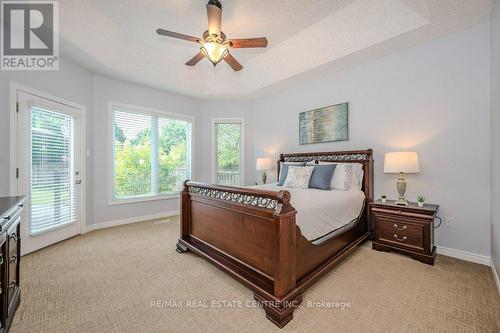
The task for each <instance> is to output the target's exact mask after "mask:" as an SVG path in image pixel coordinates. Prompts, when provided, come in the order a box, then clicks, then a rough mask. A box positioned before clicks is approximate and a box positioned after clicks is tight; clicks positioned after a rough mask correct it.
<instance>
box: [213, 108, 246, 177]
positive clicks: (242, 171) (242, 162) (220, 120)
mask: <svg viewBox="0 0 500 333" xmlns="http://www.w3.org/2000/svg"><path fill="white" fill-rule="evenodd" d="M218 123H229V124H240V125H241V134H240V140H241V143H240V147H241V150H240V180H241V183H242V184H240V185H239V186H244V184H245V119H244V118H212V154H211V155H212V183H213V184H217V138H216V137H215V135H216V133H215V125H216V124H218Z"/></svg>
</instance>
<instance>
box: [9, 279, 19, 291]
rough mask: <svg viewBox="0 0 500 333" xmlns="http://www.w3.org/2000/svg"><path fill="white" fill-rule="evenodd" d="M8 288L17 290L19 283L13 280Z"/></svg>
mask: <svg viewBox="0 0 500 333" xmlns="http://www.w3.org/2000/svg"><path fill="white" fill-rule="evenodd" d="M7 288H9V289H14V290H16V289H17V283H16V282H15V281H11V282H10V283H9V285H8V287H7Z"/></svg>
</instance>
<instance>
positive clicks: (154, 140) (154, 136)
mask: <svg viewBox="0 0 500 333" xmlns="http://www.w3.org/2000/svg"><path fill="white" fill-rule="evenodd" d="M158 141H159V135H158V117H157V116H152V117H151V192H152V194H154V195H157V194H159V193H160V186H159V177H158V166H159V164H160V163H159V156H160V153H159V150H158V149H159V142H158Z"/></svg>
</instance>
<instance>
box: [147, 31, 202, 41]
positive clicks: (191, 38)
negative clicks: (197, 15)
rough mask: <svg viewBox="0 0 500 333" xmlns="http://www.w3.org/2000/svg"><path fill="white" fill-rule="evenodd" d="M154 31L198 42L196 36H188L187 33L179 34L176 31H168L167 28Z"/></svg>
mask: <svg viewBox="0 0 500 333" xmlns="http://www.w3.org/2000/svg"><path fill="white" fill-rule="evenodd" d="M156 33H157V34H158V35H162V36H167V37H172V38H177V39H182V40H186V41H188V42H194V43H199V42H200V39H199V38H196V37H193V36H189V35H184V34H180V33H178V32H173V31H168V30H165V29H156Z"/></svg>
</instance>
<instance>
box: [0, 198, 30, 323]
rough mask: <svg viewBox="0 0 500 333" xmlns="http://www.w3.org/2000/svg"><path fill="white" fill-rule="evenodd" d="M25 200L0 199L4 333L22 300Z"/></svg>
mask: <svg viewBox="0 0 500 333" xmlns="http://www.w3.org/2000/svg"><path fill="white" fill-rule="evenodd" d="M23 202H24V197H0V214H1V215H0V218H1V221H0V333H5V332H7V331H8V330H9V327H10V323H11V322H12V318H13V317H14V313H15V311H16V310H17V307H18V306H19V302H20V301H21V289H20V286H19V282H20V280H19V273H20V272H19V267H20V266H19V264H20V259H21V237H20V235H21V212H22V210H23Z"/></svg>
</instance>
